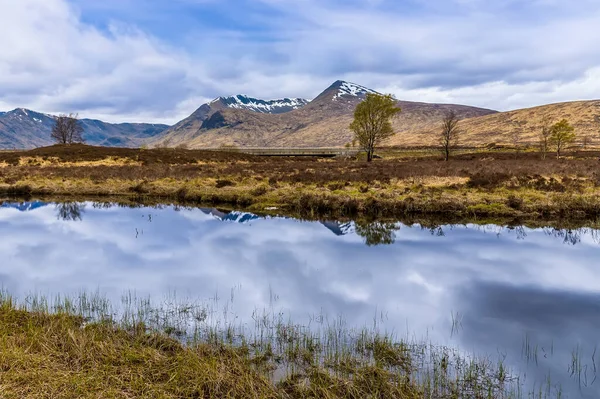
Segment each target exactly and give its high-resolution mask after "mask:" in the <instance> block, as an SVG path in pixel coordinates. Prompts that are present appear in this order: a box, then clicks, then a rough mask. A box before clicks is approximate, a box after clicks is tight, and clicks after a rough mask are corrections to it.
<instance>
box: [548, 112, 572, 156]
mask: <svg viewBox="0 0 600 399" xmlns="http://www.w3.org/2000/svg"><path fill="white" fill-rule="evenodd" d="M575 138H576V136H575V128H574V127H573V126H571V125H570V124H569V121H567V120H566V119H563V120H561V121H560V122H558V123H556V124H554V125H552V127H551V128H550V143H551V144H552V145H554V146H555V147H556V158H560V152H561V151H562V150H564V148H565V147H566V146H567V145H569V144H570V143H572V142H573V141H575Z"/></svg>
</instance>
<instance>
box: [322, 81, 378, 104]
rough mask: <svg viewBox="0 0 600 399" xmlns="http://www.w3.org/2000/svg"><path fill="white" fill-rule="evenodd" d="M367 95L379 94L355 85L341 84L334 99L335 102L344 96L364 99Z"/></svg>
mask: <svg viewBox="0 0 600 399" xmlns="http://www.w3.org/2000/svg"><path fill="white" fill-rule="evenodd" d="M367 94H377V92H376V91H375V90H371V89H367V88H366V87H364V86H361V85H357V84H355V83H350V82H340V85H339V88H338V92H337V94H336V95H335V96H334V97H333V100H334V101H335V100H337V99H338V98H341V97H343V96H351V97H362V96H365V95H367Z"/></svg>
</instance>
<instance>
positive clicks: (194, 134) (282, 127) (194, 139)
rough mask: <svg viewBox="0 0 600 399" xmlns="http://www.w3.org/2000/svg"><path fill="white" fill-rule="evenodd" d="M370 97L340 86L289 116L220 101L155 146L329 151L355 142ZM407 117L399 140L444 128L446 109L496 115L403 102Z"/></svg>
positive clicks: (169, 132)
mask: <svg viewBox="0 0 600 399" xmlns="http://www.w3.org/2000/svg"><path fill="white" fill-rule="evenodd" d="M367 93H374V91H373V90H371V89H368V88H366V87H363V86H360V85H357V84H354V83H349V82H344V81H337V82H335V83H333V84H332V85H331V86H330V87H328V88H327V89H326V90H325V91H323V92H322V93H321V94H320V95H318V96H317V97H316V98H315V99H314V100H312V101H310V102H308V103H306V104H305V105H303V106H298V107H297V108H296V109H293V110H289V111H287V112H278V113H269V112H256V111H255V110H252V109H250V108H249V107H232V106H231V105H230V104H223V101H222V99H217V100H215V101H213V102H211V103H209V104H204V105H202V106H201V107H200V108H199V109H198V110H196V111H195V112H194V113H193V114H192V115H190V116H189V117H188V118H186V119H185V120H183V121H181V122H179V123H178V124H176V125H175V126H173V127H172V128H170V129H168V130H166V131H165V132H164V133H163V134H161V135H160V136H158V137H157V139H155V140H152V145H155V146H170V147H175V146H179V145H184V146H187V147H189V148H210V147H220V146H223V145H235V146H240V147H288V146H289V147H329V146H343V145H345V144H346V143H348V142H350V141H351V140H352V133H351V132H350V130H349V128H348V126H349V125H350V122H351V121H352V117H353V113H354V108H355V107H356V105H357V104H358V103H359V102H360V101H362V100H363V99H364V98H365V96H366V94H367ZM399 105H400V106H401V107H402V110H403V112H402V113H401V114H400V115H399V116H398V118H396V120H395V121H394V127H395V129H396V130H397V132H398V133H397V134H398V135H403V134H411V135H413V134H417V133H418V134H422V132H423V131H424V130H427V129H428V128H429V127H432V126H435V125H437V124H439V121H440V119H441V118H442V116H443V115H444V113H445V112H446V111H447V110H450V109H453V110H454V111H455V112H456V113H457V114H458V115H459V116H460V117H461V118H471V117H476V116H481V115H489V114H493V113H495V112H496V111H492V110H488V109H482V108H476V107H468V106H463V105H453V104H426V103H415V102H406V101H400V102H399Z"/></svg>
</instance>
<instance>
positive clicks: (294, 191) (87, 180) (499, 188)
mask: <svg viewBox="0 0 600 399" xmlns="http://www.w3.org/2000/svg"><path fill="white" fill-rule="evenodd" d="M437 154H439V153H436V155H428V153H426V152H422V153H420V154H418V153H415V154H412V155H410V156H387V155H386V156H385V157H384V158H383V159H377V160H375V161H374V162H369V163H367V162H364V161H359V160H356V159H354V158H335V159H317V158H292V157H289V158H285V157H268V158H265V157H258V156H252V155H248V154H243V153H239V152H218V151H201V150H183V149H152V150H144V149H142V150H134V149H119V148H101V147H89V146H83V145H71V146H54V147H47V148H40V149H36V150H32V151H26V152H2V153H0V194H3V195H5V196H18V197H27V196H44V195H53V196H79V197H81V196H90V197H99V196H113V197H115V196H116V197H123V198H130V197H135V198H154V199H163V200H168V201H172V202H181V203H201V202H202V203H215V204H219V203H220V204H230V205H232V206H244V207H250V208H251V209H252V210H255V211H260V210H264V209H267V208H273V207H277V208H279V209H287V210H290V211H293V212H296V213H300V214H304V215H330V216H338V217H343V216H354V215H363V216H373V217H393V216H401V215H410V214H446V213H452V214H454V215H458V216H471V217H472V216H486V217H487V216H511V217H513V216H514V217H519V216H529V217H531V216H533V217H537V216H539V217H541V216H544V217H550V216H557V215H558V216H561V215H562V216H569V217H582V218H583V217H596V216H598V214H600V199H599V196H598V194H599V193H600V168H599V166H600V163H599V162H598V156H599V155H600V154H599V153H595V152H591V151H588V152H573V153H564V155H565V156H563V157H562V158H560V159H556V158H554V157H548V158H546V159H541V157H540V154H539V153H532V152H526V151H522V152H519V153H513V152H510V153H509V152H502V151H493V152H490V151H487V152H472V153H462V154H456V155H454V156H453V157H452V158H451V159H450V160H449V161H448V162H444V161H443V158H441V157H440V156H439V155H437Z"/></svg>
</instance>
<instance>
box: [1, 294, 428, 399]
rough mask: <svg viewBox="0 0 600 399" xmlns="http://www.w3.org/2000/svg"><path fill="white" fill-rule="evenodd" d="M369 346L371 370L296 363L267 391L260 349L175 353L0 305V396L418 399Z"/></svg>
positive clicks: (97, 327)
mask: <svg viewBox="0 0 600 399" xmlns="http://www.w3.org/2000/svg"><path fill="white" fill-rule="evenodd" d="M377 342H379V341H376V342H375V344H376V346H375V347H372V348H371V347H367V350H371V351H374V356H375V359H376V361H375V362H374V363H372V364H366V365H364V364H361V363H360V362H358V360H356V364H354V363H353V362H352V361H351V360H352V359H348V363H347V365H346V366H345V371H344V373H340V374H337V373H331V372H330V371H329V370H328V369H327V368H324V367H322V366H320V365H318V363H312V362H313V359H312V358H311V357H308V358H307V357H306V356H305V357H304V358H302V359H304V360H301V361H300V362H301V363H306V365H305V367H304V368H303V369H304V371H303V372H302V373H300V372H298V373H295V374H291V375H289V376H288V377H286V378H284V379H282V380H281V381H279V382H276V381H273V380H271V379H270V378H269V377H267V375H266V374H265V373H264V372H261V371H260V370H261V366H264V364H266V363H270V362H272V357H273V353H271V352H270V351H269V350H267V351H266V352H265V353H261V354H260V355H256V354H255V355H254V356H251V355H250V351H249V348H248V347H245V346H243V345H242V346H233V345H226V344H223V343H217V342H214V343H210V344H209V343H194V344H185V345H184V344H182V343H181V342H179V341H178V340H176V339H174V338H171V337H169V336H168V335H167V334H164V333H158V332H152V331H149V330H148V329H147V328H146V327H145V326H144V325H143V324H141V323H140V324H137V325H135V326H133V327H130V328H124V327H120V326H118V325H117V324H114V323H113V322H108V321H104V322H92V323H88V324H86V323H85V322H84V319H83V318H82V317H79V316H74V315H72V314H67V313H58V314H48V313H45V312H44V313H42V312H30V311H26V310H20V309H17V308H16V307H14V306H13V305H12V304H11V303H10V302H4V303H3V304H2V305H1V306H0V396H1V397H2V398H6V399H12V398H15V399H16V398H19V399H23V398H61V399H62V398H207V399H208V398H215V399H216V398H219V399H221V398H244V399H245V398H257V399H258V398H260V399H268V398H290V399H303V398H331V399H334V398H356V399H359V398H360V399H362V398H390V399H391V398H403V399H417V398H421V397H423V395H422V394H419V391H418V390H417V388H416V386H414V385H413V383H412V382H411V381H410V380H409V379H408V378H407V376H406V374H405V373H406V372H409V373H410V370H405V371H404V372H402V373H400V372H397V371H394V370H396V369H400V368H402V367H404V366H402V365H403V364H404V362H405V361H407V360H402V359H403V358H400V357H399V356H400V355H399V353H400V352H398V351H397V350H396V349H395V348H394V347H393V346H387V345H385V343H384V342H383V341H382V342H380V343H377ZM368 348H370V349H368ZM403 351H404V350H402V352H401V353H404V352H403ZM291 356H292V357H293V356H295V355H294V354H293V353H292V354H291ZM403 356H404V355H403ZM357 359H358V358H357ZM307 362H308V363H307ZM399 362H402V363H399ZM401 366H402V367H401ZM299 371H300V369H299ZM342 374H343V375H347V377H341V375H342Z"/></svg>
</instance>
